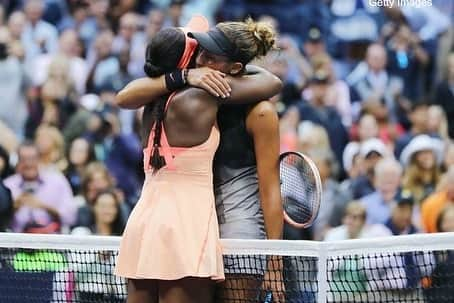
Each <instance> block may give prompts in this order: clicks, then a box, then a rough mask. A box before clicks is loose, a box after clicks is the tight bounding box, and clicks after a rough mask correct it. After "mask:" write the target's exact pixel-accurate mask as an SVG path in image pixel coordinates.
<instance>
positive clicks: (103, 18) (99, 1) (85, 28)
mask: <svg viewBox="0 0 454 303" xmlns="http://www.w3.org/2000/svg"><path fill="white" fill-rule="evenodd" d="M81 5H82V6H84V4H81ZM108 10H109V1H108V0H96V1H89V2H88V9H87V8H85V7H83V8H81V10H78V11H77V12H79V14H80V15H74V13H75V12H76V11H74V12H73V18H74V19H75V21H76V23H75V24H73V25H72V26H77V25H79V26H78V27H75V28H73V29H77V31H78V33H79V36H80V37H81V39H82V41H83V42H84V45H85V47H86V48H87V49H90V48H91V47H92V46H93V41H95V39H96V37H97V36H98V35H99V34H100V33H101V32H103V31H105V30H106V29H108V28H110V26H109V20H108V19H107V11H108ZM81 11H82V12H83V11H88V16H84V15H83V14H81V13H80V12H81ZM88 61H89V62H90V61H91V60H88Z"/></svg>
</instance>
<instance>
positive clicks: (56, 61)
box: [26, 55, 77, 138]
mask: <svg viewBox="0 0 454 303" xmlns="http://www.w3.org/2000/svg"><path fill="white" fill-rule="evenodd" d="M69 64H70V61H69V60H68V58H67V57H66V56H61V55H59V56H55V57H53V60H52V61H51V62H50V64H49V71H48V77H47V79H46V81H45V82H44V84H43V86H42V87H41V89H40V93H39V99H37V100H36V102H33V103H32V104H31V106H30V115H29V119H28V121H27V129H26V134H27V137H30V138H31V137H33V135H34V133H35V131H36V128H37V127H38V126H39V125H40V124H41V123H45V124H50V125H53V126H56V127H58V128H63V127H64V126H65V123H66V121H67V120H68V119H69V117H71V116H72V115H73V114H74V113H75V112H76V110H77V92H76V89H75V86H74V83H73V82H72V79H71V78H70V73H69V71H70V65H69Z"/></svg>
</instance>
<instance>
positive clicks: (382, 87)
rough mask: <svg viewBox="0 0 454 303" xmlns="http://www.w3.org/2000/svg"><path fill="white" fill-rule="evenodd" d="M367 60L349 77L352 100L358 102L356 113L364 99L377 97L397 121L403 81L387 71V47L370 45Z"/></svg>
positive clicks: (391, 117)
mask: <svg viewBox="0 0 454 303" xmlns="http://www.w3.org/2000/svg"><path fill="white" fill-rule="evenodd" d="M365 62H366V66H364V65H359V66H358V67H357V69H356V70H354V71H353V72H352V74H350V75H349V77H348V78H347V81H348V83H349V84H350V87H351V89H352V102H358V103H356V105H354V109H353V110H354V113H355V112H356V115H358V113H359V109H360V106H361V102H362V101H364V100H369V99H377V100H380V102H382V103H383V104H385V105H386V107H387V108H388V110H389V114H390V120H391V121H396V119H397V108H396V105H397V102H396V98H397V96H399V95H400V93H401V91H402V81H401V80H399V79H397V78H395V77H392V76H391V75H390V74H389V73H388V72H387V71H386V69H385V67H386V62H387V57H386V50H385V48H384V47H383V46H382V45H380V44H376V43H375V44H372V45H370V46H369V47H368V48H367V53H366V58H365Z"/></svg>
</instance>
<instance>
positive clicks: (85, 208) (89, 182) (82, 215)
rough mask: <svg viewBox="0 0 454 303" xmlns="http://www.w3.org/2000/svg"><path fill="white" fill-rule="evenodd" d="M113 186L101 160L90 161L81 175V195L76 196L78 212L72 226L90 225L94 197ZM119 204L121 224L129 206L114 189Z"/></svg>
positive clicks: (123, 222) (128, 210) (125, 218)
mask: <svg viewBox="0 0 454 303" xmlns="http://www.w3.org/2000/svg"><path fill="white" fill-rule="evenodd" d="M110 188H115V180H114V178H113V177H112V176H111V174H110V172H109V171H108V170H107V168H106V166H105V165H104V164H103V163H101V162H92V163H90V164H89V165H88V166H87V167H86V170H85V172H84V175H83V177H82V196H79V197H78V211H77V212H78V214H77V221H76V224H74V226H76V227H77V226H85V227H88V228H89V227H90V226H93V224H94V220H95V219H94V213H93V205H94V202H95V199H96V197H97V196H98V195H99V194H100V193H101V192H103V191H105V190H108V189H110ZM116 194H117V200H118V201H119V204H120V210H121V211H120V213H121V219H122V224H126V221H127V219H128V216H129V212H130V209H129V206H128V205H127V204H126V203H125V202H124V196H123V193H122V192H121V191H120V190H118V189H117V190H116Z"/></svg>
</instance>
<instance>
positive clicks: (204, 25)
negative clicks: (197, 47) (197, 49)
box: [184, 15, 210, 32]
mask: <svg viewBox="0 0 454 303" xmlns="http://www.w3.org/2000/svg"><path fill="white" fill-rule="evenodd" d="M209 28H210V25H209V24H208V20H207V19H206V18H205V17H204V16H201V15H197V16H193V17H192V18H191V20H189V22H188V24H186V25H185V26H184V29H186V31H187V32H206V31H208V29H209Z"/></svg>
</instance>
